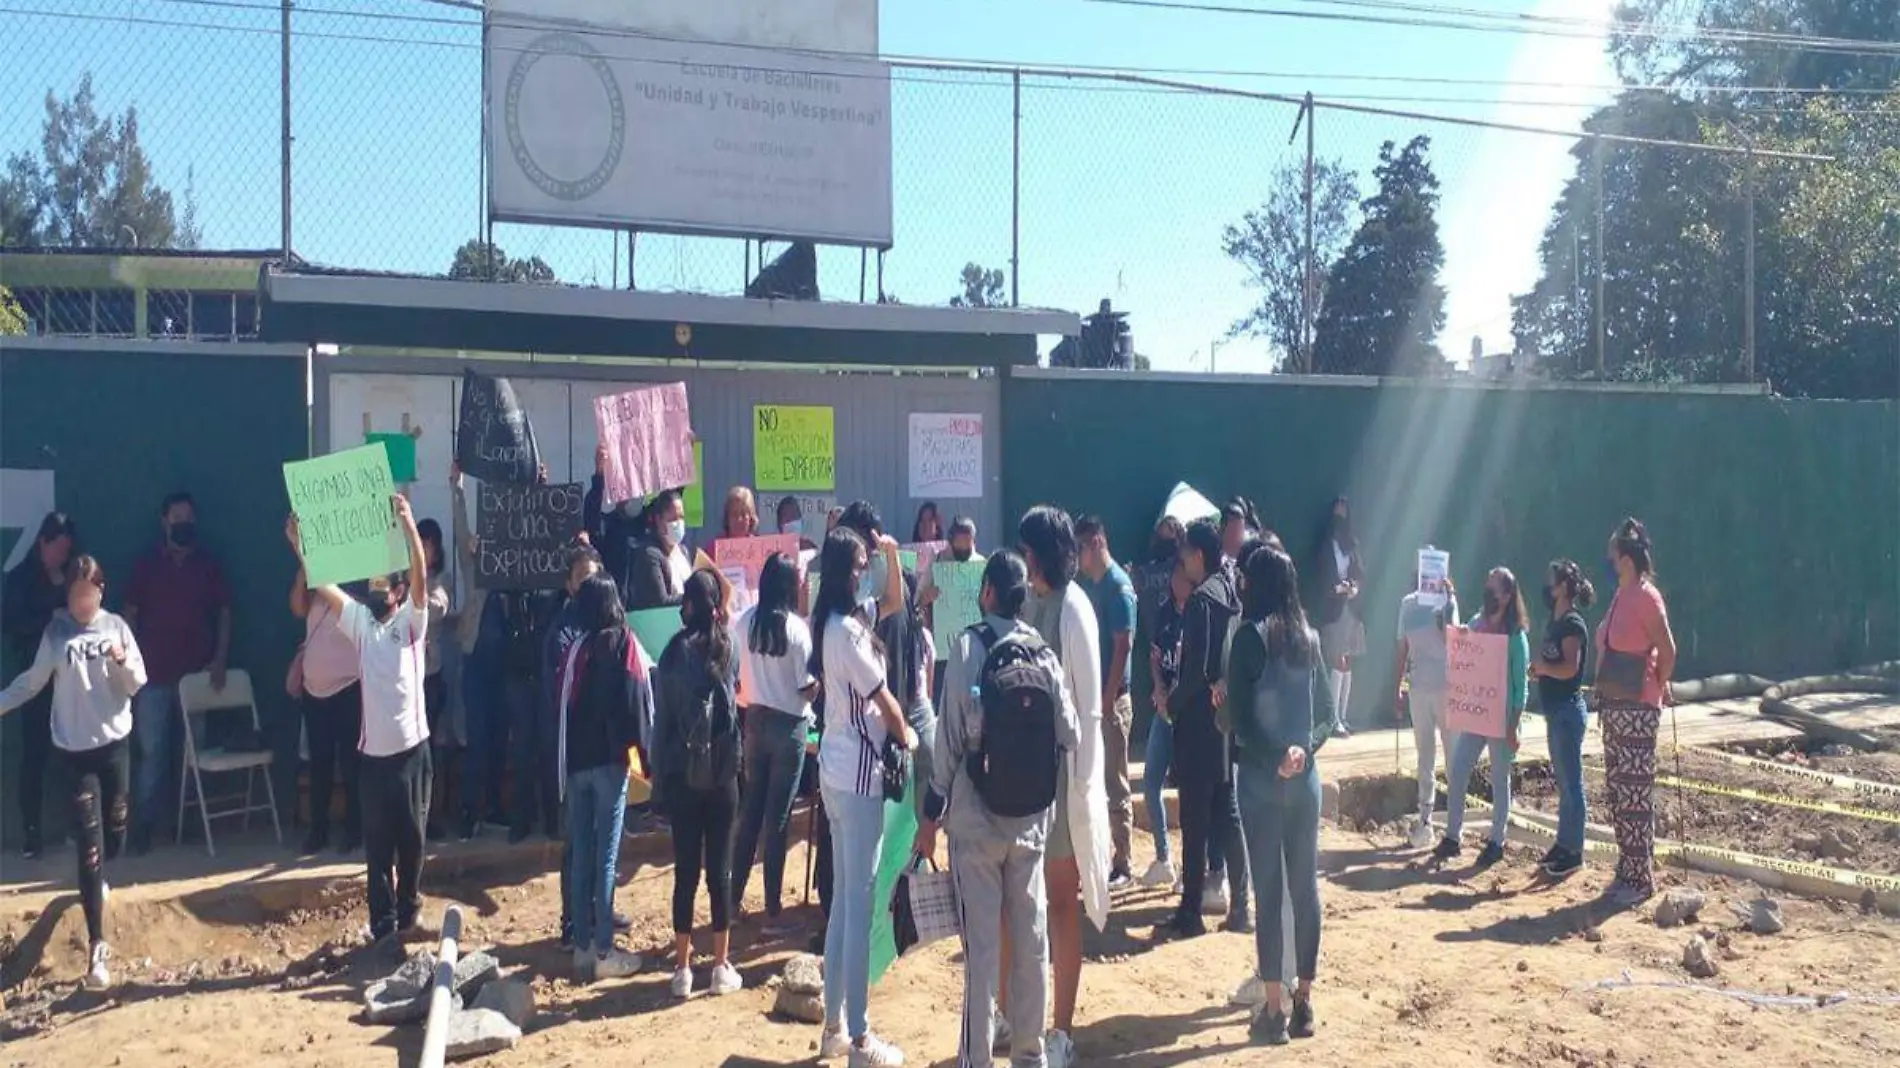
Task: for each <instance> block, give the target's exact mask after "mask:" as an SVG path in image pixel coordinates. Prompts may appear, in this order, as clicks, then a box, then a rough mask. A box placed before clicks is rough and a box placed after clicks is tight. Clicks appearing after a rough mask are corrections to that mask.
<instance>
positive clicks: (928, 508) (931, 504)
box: [910, 501, 944, 542]
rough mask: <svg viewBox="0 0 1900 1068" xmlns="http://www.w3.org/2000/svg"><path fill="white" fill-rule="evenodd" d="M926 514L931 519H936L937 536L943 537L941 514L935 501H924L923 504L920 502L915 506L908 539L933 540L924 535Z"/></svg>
mask: <svg viewBox="0 0 1900 1068" xmlns="http://www.w3.org/2000/svg"><path fill="white" fill-rule="evenodd" d="M926 515H927V516H929V517H930V518H931V519H934V520H936V522H937V537H938V538H941V537H943V535H944V530H943V514H942V513H940V512H938V511H937V502H936V501H925V502H924V503H923V504H920V505H918V506H917V518H916V520H915V521H913V522H912V523H911V525H910V540H911V541H914V542H916V541H932V540H935V539H932V538H926V537H924V516H926Z"/></svg>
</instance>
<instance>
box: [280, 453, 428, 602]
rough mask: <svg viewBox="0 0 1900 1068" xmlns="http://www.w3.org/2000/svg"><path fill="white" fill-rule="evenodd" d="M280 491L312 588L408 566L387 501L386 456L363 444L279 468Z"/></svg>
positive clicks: (392, 486)
mask: <svg viewBox="0 0 1900 1068" xmlns="http://www.w3.org/2000/svg"><path fill="white" fill-rule="evenodd" d="M284 489H285V491H287V492H288V493H289V494H290V510H291V511H292V512H294V513H296V516H297V527H298V530H299V532H300V533H301V535H302V538H303V558H304V578H305V580H306V581H308V582H309V583H310V585H312V586H328V585H332V584H334V583H339V582H351V581H354V580H356V579H361V578H370V577H371V576H375V575H387V574H389V573H390V572H392V571H402V570H405V569H407V568H408V566H409V549H408V546H407V545H405V544H404V542H403V538H402V534H401V532H400V531H399V530H398V529H397V527H396V516H395V511H394V509H392V508H391V507H390V497H391V496H392V495H393V494H394V493H395V492H396V483H395V480H393V479H391V478H390V477H389V452H388V451H387V450H386V449H384V448H383V447H382V446H381V445H363V446H359V447H357V448H354V449H346V450H344V451H342V452H333V453H331V454H330V455H328V456H318V457H316V458H315V459H310V460H297V461H293V462H291V463H287V464H285V465H284Z"/></svg>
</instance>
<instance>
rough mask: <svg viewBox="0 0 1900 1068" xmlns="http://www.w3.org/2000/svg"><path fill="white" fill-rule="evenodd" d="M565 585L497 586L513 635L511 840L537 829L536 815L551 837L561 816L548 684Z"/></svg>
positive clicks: (509, 661)
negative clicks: (552, 636) (551, 636)
mask: <svg viewBox="0 0 1900 1068" xmlns="http://www.w3.org/2000/svg"><path fill="white" fill-rule="evenodd" d="M561 597H562V595H561V591H559V590H508V591H501V590H497V591H494V592H493V593H491V594H490V595H489V598H488V599H489V602H490V603H491V604H496V605H498V606H499V609H500V611H501V620H502V625H503V627H504V628H505V631H506V634H507V639H506V644H505V645H503V646H502V661H503V666H502V670H503V672H504V679H505V682H504V691H503V692H504V693H505V695H506V700H507V702H508V704H507V708H508V735H509V737H508V745H509V748H510V750H511V751H512V754H513V757H514V763H513V771H514V776H515V778H514V799H513V800H514V812H513V813H512V815H511V817H510V820H509V828H508V841H509V842H510V843H514V842H520V841H523V840H524V839H526V838H527V837H528V836H529V835H530V834H533V833H534V825H535V820H536V818H537V817H538V818H539V819H540V820H541V825H542V830H543V831H545V832H546V833H547V835H548V837H550V838H554V837H557V836H558V833H559V829H560V821H561V805H560V800H559V789H558V787H559V783H558V782H557V781H556V776H555V774H554V768H555V766H556V764H555V760H554V739H553V738H551V737H549V733H550V732H549V730H548V724H549V721H550V720H551V719H552V718H553V717H552V716H550V715H548V712H547V710H548V708H549V707H550V706H549V699H548V691H547V690H546V689H545V688H544V686H543V679H544V678H545V674H544V673H545V670H546V661H545V659H544V655H545V652H546V649H547V640H548V630H549V629H550V628H551V627H553V626H554V619H555V616H556V615H557V614H558V613H559V612H560V609H561Z"/></svg>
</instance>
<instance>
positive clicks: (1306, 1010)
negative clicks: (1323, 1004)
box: [1286, 997, 1313, 1038]
mask: <svg viewBox="0 0 1900 1068" xmlns="http://www.w3.org/2000/svg"><path fill="white" fill-rule="evenodd" d="M1286 1031H1287V1034H1289V1035H1292V1036H1293V1037H1294V1038H1312V1037H1313V999H1312V998H1310V997H1308V998H1294V999H1293V1019H1292V1020H1290V1021H1289V1022H1288V1023H1287V1027H1286Z"/></svg>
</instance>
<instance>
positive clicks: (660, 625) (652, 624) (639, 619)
mask: <svg viewBox="0 0 1900 1068" xmlns="http://www.w3.org/2000/svg"><path fill="white" fill-rule="evenodd" d="M681 625H682V624H681V623H680V610H679V609H678V608H646V609H642V610H641V611H638V612H628V613H627V629H629V630H631V631H633V636H634V637H636V638H638V639H640V648H641V649H642V650H644V651H645V652H646V654H647V655H648V656H650V657H652V658H653V662H654V663H655V664H658V663H659V662H660V656H661V654H663V653H665V652H666V643H667V642H670V641H672V640H673V635H675V634H678V633H679V632H680V627H681Z"/></svg>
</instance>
